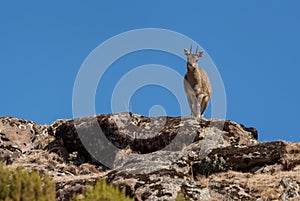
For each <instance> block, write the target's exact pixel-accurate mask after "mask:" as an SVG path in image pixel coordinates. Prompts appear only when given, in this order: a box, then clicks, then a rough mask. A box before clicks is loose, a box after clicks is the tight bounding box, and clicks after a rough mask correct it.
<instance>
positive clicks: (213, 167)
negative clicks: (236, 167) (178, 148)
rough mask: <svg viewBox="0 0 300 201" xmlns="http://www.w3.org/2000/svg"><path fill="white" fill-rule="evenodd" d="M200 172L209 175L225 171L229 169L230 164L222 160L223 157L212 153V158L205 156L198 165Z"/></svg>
mask: <svg viewBox="0 0 300 201" xmlns="http://www.w3.org/2000/svg"><path fill="white" fill-rule="evenodd" d="M198 168H199V171H200V173H201V174H203V175H205V176H206V177H208V176H209V175H211V174H213V173H217V172H225V171H228V170H231V169H232V168H231V166H230V165H229V164H228V163H227V162H226V161H225V160H224V158H223V157H220V158H219V157H218V156H217V155H214V158H212V159H210V158H209V157H205V158H204V159H203V160H202V161H201V163H200V166H199V167H198Z"/></svg>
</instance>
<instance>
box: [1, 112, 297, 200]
mask: <svg viewBox="0 0 300 201" xmlns="http://www.w3.org/2000/svg"><path fill="white" fill-rule="evenodd" d="M257 136H258V133H257V131H256V129H255V128H247V127H246V126H244V125H242V124H238V123H235V122H233V121H230V120H220V119H201V120H197V119H195V118H193V117H151V118H149V117H145V116H142V115H138V114H132V113H128V112H124V113H116V114H102V115H94V116H90V117H83V118H78V119H60V120H57V121H55V122H54V123H53V124H51V125H39V124H37V123H35V122H32V121H27V120H22V119H18V118H13V117H1V118H0V160H2V161H3V163H4V165H5V166H7V167H8V168H12V169H13V168H16V167H18V166H22V167H24V168H32V169H36V170H38V171H39V172H41V173H42V174H43V173H47V174H49V175H50V176H51V177H52V178H53V180H54V182H55V183H56V193H57V200H59V201H67V200H70V198H71V197H72V194H73V193H82V192H83V191H84V190H85V184H86V183H87V182H88V183H95V182H96V181H97V180H98V179H103V178H104V179H106V180H107V181H108V182H110V183H112V184H115V185H120V186H122V187H124V188H126V192H127V194H129V195H131V196H133V197H135V199H136V200H175V199H176V197H177V195H178V193H179V192H182V193H183V194H184V195H185V197H186V199H187V200H207V201H210V200H261V201H263V200H300V189H299V184H300V144H299V143H289V142H283V141H275V142H259V141H257Z"/></svg>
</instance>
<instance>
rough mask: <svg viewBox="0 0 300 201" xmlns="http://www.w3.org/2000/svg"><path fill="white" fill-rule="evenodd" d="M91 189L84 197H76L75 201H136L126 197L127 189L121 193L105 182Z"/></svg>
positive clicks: (101, 181)
mask: <svg viewBox="0 0 300 201" xmlns="http://www.w3.org/2000/svg"><path fill="white" fill-rule="evenodd" d="M87 187H89V188H88V190H87V191H86V192H85V193H84V195H83V197H82V196H80V195H77V196H75V198H74V201H115V200H120V201H133V200H134V199H132V198H130V197H128V196H126V194H125V189H124V188H123V190H122V191H120V190H119V189H118V188H117V187H114V186H112V185H110V184H107V183H106V181H105V180H100V181H98V182H97V184H96V185H95V186H94V187H92V186H87Z"/></svg>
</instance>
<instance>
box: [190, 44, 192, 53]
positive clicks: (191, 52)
mask: <svg viewBox="0 0 300 201" xmlns="http://www.w3.org/2000/svg"><path fill="white" fill-rule="evenodd" d="M190 53H191V54H192V44H191V48H190Z"/></svg>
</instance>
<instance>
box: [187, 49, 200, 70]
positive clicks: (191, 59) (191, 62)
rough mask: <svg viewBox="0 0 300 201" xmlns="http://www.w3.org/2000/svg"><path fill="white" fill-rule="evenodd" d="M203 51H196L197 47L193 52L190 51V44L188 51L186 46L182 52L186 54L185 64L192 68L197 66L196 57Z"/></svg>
mask: <svg viewBox="0 0 300 201" xmlns="http://www.w3.org/2000/svg"><path fill="white" fill-rule="evenodd" d="M203 53H204V51H200V52H198V47H197V49H196V53H195V54H193V53H192V46H191V48H190V51H188V50H187V49H186V48H185V49H184V54H185V55H186V56H187V64H188V65H190V66H192V67H194V68H198V59H199V58H200V57H202V55H203Z"/></svg>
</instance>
